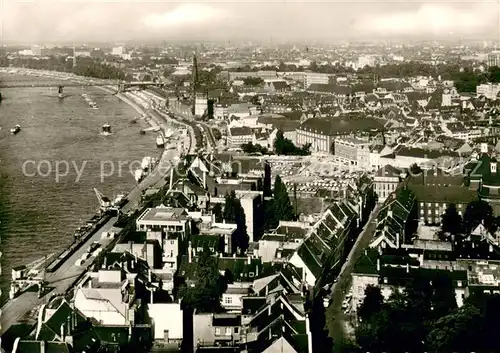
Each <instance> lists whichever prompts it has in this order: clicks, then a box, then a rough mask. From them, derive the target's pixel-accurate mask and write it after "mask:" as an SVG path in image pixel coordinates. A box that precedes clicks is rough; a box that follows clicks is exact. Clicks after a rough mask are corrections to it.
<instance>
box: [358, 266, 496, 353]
mask: <svg viewBox="0 0 500 353" xmlns="http://www.w3.org/2000/svg"><path fill="white" fill-rule="evenodd" d="M365 295H366V297H365V299H364V301H363V303H362V305H361V306H360V307H359V309H358V313H357V314H358V321H359V325H358V328H357V331H356V343H357V346H358V347H356V348H357V349H353V350H354V351H363V352H367V351H369V352H496V351H499V350H500V342H499V341H498V340H497V339H496V334H495V330H496V326H497V323H498V319H497V313H498V311H499V309H500V296H499V295H491V296H490V295H485V294H472V295H471V296H470V297H469V298H467V299H466V300H465V303H464V305H463V306H462V307H460V308H458V307H457V302H456V299H455V290H454V287H453V283H452V281H451V280H450V278H449V277H447V276H446V275H442V276H439V277H437V278H433V279H432V283H431V282H430V281H429V280H427V279H424V278H417V279H415V280H414V281H413V282H411V283H410V284H409V285H408V286H407V287H406V288H405V289H404V290H403V291H402V292H400V291H394V292H393V293H392V295H391V296H390V297H389V299H388V300H384V298H383V296H382V294H381V291H380V288H379V287H374V286H368V287H367V288H366V290H365Z"/></svg>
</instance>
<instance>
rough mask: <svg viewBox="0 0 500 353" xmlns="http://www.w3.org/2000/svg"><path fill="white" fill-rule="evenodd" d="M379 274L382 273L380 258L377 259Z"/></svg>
mask: <svg viewBox="0 0 500 353" xmlns="http://www.w3.org/2000/svg"><path fill="white" fill-rule="evenodd" d="M377 272H380V258H378V259H377Z"/></svg>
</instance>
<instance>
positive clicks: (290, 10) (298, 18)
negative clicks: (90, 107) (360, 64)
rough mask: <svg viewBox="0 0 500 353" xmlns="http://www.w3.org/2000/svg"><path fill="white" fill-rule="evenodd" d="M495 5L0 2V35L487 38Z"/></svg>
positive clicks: (46, 38) (494, 27)
mask: <svg viewBox="0 0 500 353" xmlns="http://www.w3.org/2000/svg"><path fill="white" fill-rule="evenodd" d="M499 6H500V5H499V4H495V3H492V2H491V1H484V0H482V1H478V2H475V3H470V2H466V1H462V2H458V1H455V2H450V1H446V0H444V1H443V0H441V1H438V2H436V1H434V2H432V3H429V2H427V3H426V2H416V1H403V0H389V1H384V2H381V1H372V0H366V1H350V2H341V1H323V2H314V3H306V2H298V1H292V2H286V3H283V2H277V1H272V0H271V1H266V2H261V1H254V2H243V1H232V2H228V1H227V2H225V1H219V2H211V1H198V2H187V1H177V2H169V1H161V0H159V1H156V2H147V1H141V0H127V1H116V0H108V1H104V0H89V1H87V2H76V1H72V0H55V1H44V0H31V1H30V0H27V1H18V0H0V14H1V16H0V17H1V18H0V21H1V23H0V26H1V32H0V36H1V40H2V41H4V42H6V43H7V42H9V43H11V42H15V43H40V42H71V41H76V42H79V43H81V42H113V41H161V40H181V41H182V40H189V41H197V40H198V41H208V40H214V41H221V40H243V39H244V40H268V39H269V38H270V37H272V38H273V39H274V40H276V41H283V40H318V41H328V40H341V39H345V40H356V39H373V40H377V39H379V40H383V39H386V40H390V39H394V40H397V39H399V38H404V37H406V38H421V39H428V40H432V39H447V38H450V39H452V38H457V39H458V38H460V37H462V36H467V37H468V38H477V39H482V38H484V39H492V38H497V37H498V36H497V34H498V28H499V26H498V16H497V14H498V9H499Z"/></svg>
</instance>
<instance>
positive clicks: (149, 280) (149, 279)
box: [148, 269, 152, 283]
mask: <svg viewBox="0 0 500 353" xmlns="http://www.w3.org/2000/svg"><path fill="white" fill-rule="evenodd" d="M151 277H152V276H151V269H149V270H148V282H149V283H151Z"/></svg>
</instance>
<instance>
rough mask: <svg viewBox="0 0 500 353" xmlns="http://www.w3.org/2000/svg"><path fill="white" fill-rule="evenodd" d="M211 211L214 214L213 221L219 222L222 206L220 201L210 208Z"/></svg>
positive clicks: (221, 218)
mask: <svg viewBox="0 0 500 353" xmlns="http://www.w3.org/2000/svg"><path fill="white" fill-rule="evenodd" d="M212 212H213V214H214V216H215V221H216V222H218V223H220V222H222V220H223V216H222V206H221V204H220V203H217V204H215V206H214V208H213V209H212Z"/></svg>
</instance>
